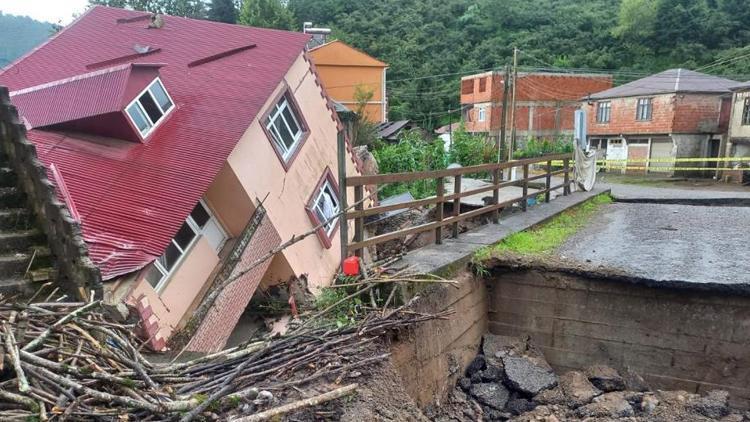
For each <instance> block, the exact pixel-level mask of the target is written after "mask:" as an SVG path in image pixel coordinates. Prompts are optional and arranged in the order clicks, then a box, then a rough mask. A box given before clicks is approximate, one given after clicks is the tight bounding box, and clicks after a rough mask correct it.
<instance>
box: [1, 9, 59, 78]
mask: <svg viewBox="0 0 750 422" xmlns="http://www.w3.org/2000/svg"><path fill="white" fill-rule="evenodd" d="M52 33H53V26H52V24H50V23H46V22H39V21H35V20H34V19H31V18H28V17H25V16H13V15H5V14H3V13H2V12H0V40H2V41H0V67H4V66H6V65H8V64H9V63H11V62H13V60H15V59H16V58H18V57H20V56H21V55H23V54H24V53H26V52H27V51H29V50H31V49H32V48H34V47H36V46H37V45H39V44H41V43H42V42H43V41H44V40H46V39H47V38H49V37H50V35H52Z"/></svg>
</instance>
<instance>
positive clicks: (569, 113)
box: [461, 71, 612, 140]
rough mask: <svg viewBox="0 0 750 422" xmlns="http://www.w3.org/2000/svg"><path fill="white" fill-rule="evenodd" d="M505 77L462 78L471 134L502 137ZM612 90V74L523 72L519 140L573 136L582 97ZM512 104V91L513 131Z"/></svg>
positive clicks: (465, 114) (520, 77)
mask: <svg viewBox="0 0 750 422" xmlns="http://www.w3.org/2000/svg"><path fill="white" fill-rule="evenodd" d="M504 77H505V76H504V72H498V71H493V72H485V73H480V74H476V75H470V76H464V77H463V78H461V108H462V110H463V120H464V122H465V124H466V130H467V131H469V132H474V133H486V134H488V135H489V136H490V137H497V136H499V132H500V127H501V116H502V112H503V92H504V89H503V84H504ZM610 87H612V77H611V76H609V75H589V74H569V73H519V74H518V85H517V86H516V118H515V120H516V139H521V140H523V139H527V138H529V137H534V138H556V137H558V136H561V135H572V133H573V113H574V112H575V110H576V108H578V104H579V101H580V98H581V97H583V96H586V95H588V94H591V93H594V92H598V91H602V90H605V89H607V88H610ZM510 104H511V91H509V92H508V107H509V109H508V113H507V114H508V116H507V118H508V119H509V120H508V128H509V130H510ZM508 133H509V132H508Z"/></svg>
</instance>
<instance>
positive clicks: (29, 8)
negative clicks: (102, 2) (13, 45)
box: [0, 0, 88, 25]
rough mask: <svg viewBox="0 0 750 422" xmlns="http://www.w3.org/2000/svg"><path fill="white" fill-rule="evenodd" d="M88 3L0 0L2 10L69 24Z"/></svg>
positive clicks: (83, 1)
mask: <svg viewBox="0 0 750 422" xmlns="http://www.w3.org/2000/svg"><path fill="white" fill-rule="evenodd" d="M87 5H88V0H0V12H3V13H4V14H6V15H18V16H28V17H30V18H33V19H36V20H38V21H44V22H51V23H58V22H60V23H62V24H63V25H67V24H69V23H70V22H71V21H72V20H73V17H74V15H79V14H81V13H83V11H84V10H86V6H87Z"/></svg>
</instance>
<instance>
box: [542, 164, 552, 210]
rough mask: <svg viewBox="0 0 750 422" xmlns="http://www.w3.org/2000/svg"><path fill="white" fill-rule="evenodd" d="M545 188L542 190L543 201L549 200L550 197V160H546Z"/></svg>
mask: <svg viewBox="0 0 750 422" xmlns="http://www.w3.org/2000/svg"><path fill="white" fill-rule="evenodd" d="M545 184H546V185H547V186H546V187H547V189H545V192H544V202H549V197H550V190H549V188H550V187H552V161H549V160H548V161H547V177H546V183H545Z"/></svg>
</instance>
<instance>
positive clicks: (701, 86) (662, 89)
mask: <svg viewBox="0 0 750 422" xmlns="http://www.w3.org/2000/svg"><path fill="white" fill-rule="evenodd" d="M735 85H737V81H733V80H731V79H726V78H721V77H719V76H713V75H707V74H705V73H700V72H696V71H693V70H688V69H669V70H665V71H663V72H660V73H657V74H655V75H651V76H647V77H645V78H642V79H638V80H635V81H633V82H629V83H626V84H623V85H620V86H617V87H614V88H610V89H608V90H605V91H601V92H597V93H596V94H592V95H591V96H590V98H591V99H592V100H599V99H604V98H616V97H636V96H640V95H655V94H669V93H672V92H684V93H717V94H721V93H728V92H729V90H730V89H731V88H732V87H733V86H735Z"/></svg>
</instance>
